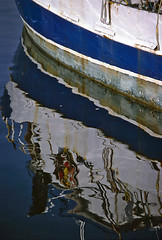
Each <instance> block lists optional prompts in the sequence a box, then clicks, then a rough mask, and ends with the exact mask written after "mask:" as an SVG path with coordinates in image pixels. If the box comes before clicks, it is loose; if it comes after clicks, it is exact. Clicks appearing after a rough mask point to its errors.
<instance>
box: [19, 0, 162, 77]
mask: <svg viewBox="0 0 162 240" xmlns="http://www.w3.org/2000/svg"><path fill="white" fill-rule="evenodd" d="M16 2H17V6H18V9H19V11H20V14H21V16H22V17H23V19H24V20H25V21H26V22H27V23H28V24H29V25H30V26H31V27H32V28H33V29H34V30H36V31H37V32H38V33H40V34H41V35H42V36H44V37H46V38H48V39H50V40H52V41H54V42H55V43H58V44H60V45H62V46H65V47H68V48H70V49H72V50H75V51H76V52H79V53H82V54H84V55H85V56H88V57H91V58H93V59H97V60H100V61H102V62H105V63H109V64H111V65H113V66H117V67H120V68H122V69H126V70H130V71H132V72H134V73H137V74H142V75H144V76H149V77H152V78H155V79H159V80H162V71H161V69H162V61H161V56H158V55H155V54H151V53H149V52H146V51H142V50H138V49H136V48H133V47H130V46H127V45H124V44H121V43H118V42H116V41H113V40H110V39H107V38H104V37H102V36H100V35H97V34H95V33H92V32H90V31H88V30H86V29H84V28H81V27H79V26H77V25H75V24H73V23H71V22H69V21H66V20H65V19H63V18H61V17H59V16H57V15H55V14H53V13H52V12H50V11H48V10H46V9H44V8H43V7H41V6H39V5H38V4H36V3H34V1H32V0H28V1H23V0H16Z"/></svg>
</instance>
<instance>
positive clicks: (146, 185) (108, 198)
mask: <svg viewBox="0 0 162 240" xmlns="http://www.w3.org/2000/svg"><path fill="white" fill-rule="evenodd" d="M0 25H1V33H0V54H1V55H0V66H1V71H0V74H1V75H0V97H1V99H0V105H1V117H0V179H1V185H0V186H1V191H0V192H1V196H0V217H1V218H0V239H2V240H3V239H4V240H5V239H16V240H17V239H56V240H57V239H81V240H84V239H85V240H87V239H101V240H102V239H103V240H104V239H111V240H112V239H113V240H115V239H124V240H125V239H141V240H143V239H147V240H148V239H151V240H154V239H161V233H162V232H161V223H162V206H161V204H162V199H161V198H162V172H161V163H162V113H161V112H159V111H157V110H153V109H150V108H146V107H144V106H142V105H140V104H138V103H136V102H131V101H130V100H129V99H126V98H124V97H122V96H120V95H119V94H116V93H114V92H112V91H110V90H108V89H102V88H101V86H99V85H97V84H94V83H93V82H91V81H89V80H88V79H85V78H82V77H81V76H79V75H78V74H76V73H73V72H71V71H70V70H68V69H65V68H64V67H62V66H61V65H59V64H58V63H56V62H54V61H53V60H52V59H49V58H48V57H47V56H45V55H43V54H42V53H41V52H40V51H39V49H38V48H37V47H36V46H35V45H33V43H32V42H31V40H30V38H29V37H28V35H27V34H26V32H25V31H23V34H22V29H23V26H22V23H21V20H20V18H19V16H18V13H17V9H16V7H15V3H14V1H12V0H5V1H4V0H3V1H1V5H0ZM8 68H9V69H8ZM69 83H70V84H71V86H69ZM83 95H86V96H88V98H87V97H84V96H83Z"/></svg>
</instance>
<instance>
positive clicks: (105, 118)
mask: <svg viewBox="0 0 162 240" xmlns="http://www.w3.org/2000/svg"><path fill="white" fill-rule="evenodd" d="M22 72H23V75H22ZM12 78H13V80H14V81H15V82H16V83H17V84H18V87H19V88H20V89H22V90H24V91H26V92H27V93H28V96H29V97H30V98H32V99H34V100H36V101H37V102H38V103H40V104H41V105H43V106H45V107H48V108H51V109H55V110H56V111H58V112H60V113H62V114H63V116H64V117H66V118H69V119H74V120H78V121H81V122H83V124H85V125H86V126H88V127H94V128H98V129H101V130H102V131H103V132H104V134H105V135H106V136H108V137H112V138H115V139H116V140H118V141H120V142H123V143H126V144H127V145H128V146H129V148H130V149H132V150H133V151H135V152H137V153H140V154H143V155H145V156H147V157H148V158H151V159H159V160H161V158H162V156H161V146H162V139H158V138H154V137H152V136H150V135H149V134H147V133H146V132H145V131H143V130H142V129H141V128H138V127H137V126H135V125H133V124H131V123H129V122H127V121H124V120H122V119H120V118H118V117H114V116H112V115H110V114H108V112H107V110H105V109H103V108H99V110H98V111H96V106H95V105H94V103H93V102H91V101H90V100H88V99H87V98H84V97H82V96H80V95H76V94H73V93H72V90H71V89H70V88H66V87H65V86H64V85H62V84H59V83H58V81H57V80H56V79H55V78H53V77H50V76H48V75H46V74H44V73H43V72H41V71H40V70H39V69H38V68H37V65H36V64H34V63H33V62H31V61H30V59H29V58H28V57H27V56H26V55H25V54H24V51H23V49H22V47H21V46H19V48H18V49H17V52H16V53H15V57H14V65H13V67H12ZM4 107H5V106H4Z"/></svg>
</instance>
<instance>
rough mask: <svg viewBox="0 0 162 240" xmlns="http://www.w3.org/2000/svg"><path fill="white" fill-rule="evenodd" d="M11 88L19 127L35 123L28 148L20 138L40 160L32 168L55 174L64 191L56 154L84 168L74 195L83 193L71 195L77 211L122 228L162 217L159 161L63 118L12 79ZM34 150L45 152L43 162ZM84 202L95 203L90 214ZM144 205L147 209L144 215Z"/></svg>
mask: <svg viewBox="0 0 162 240" xmlns="http://www.w3.org/2000/svg"><path fill="white" fill-rule="evenodd" d="M6 88H7V91H8V94H9V96H10V100H11V108H12V113H11V117H10V118H11V119H12V120H13V121H14V122H15V123H19V124H23V123H24V122H29V123H31V127H30V131H31V137H30V139H29V141H28V144H27V145H26V144H23V142H24V140H23V139H21V134H19V137H18V138H19V141H20V142H21V145H22V147H23V148H24V151H25V152H26V153H28V152H29V153H30V154H31V156H35V157H34V158H33V159H32V161H31V166H30V167H31V169H32V170H33V171H34V172H35V171H37V170H43V172H46V173H49V174H50V175H51V177H52V183H53V184H57V185H59V186H60V187H64V185H63V184H62V183H61V182H60V181H59V180H58V179H57V178H56V176H55V174H54V171H55V168H56V166H55V156H56V155H57V154H58V153H59V149H60V148H62V149H68V150H69V152H70V153H71V154H72V156H73V161H74V162H75V164H76V165H77V169H78V173H77V175H76V178H77V181H78V183H77V184H76V185H75V186H74V185H72V186H71V187H70V188H73V189H74V192H75V191H77V190H78V189H82V191H81V192H80V194H78V195H75V196H74V195H69V197H70V198H72V199H74V200H75V201H76V202H77V206H76V208H75V209H74V210H73V212H74V213H78V214H81V215H82V214H83V215H84V216H87V217H90V218H93V217H94V216H95V214H97V216H98V218H99V219H100V221H101V222H102V223H103V222H104V223H106V222H108V223H109V224H112V219H110V216H112V218H113V221H115V224H117V225H123V224H126V223H128V222H129V221H131V220H132V219H136V218H141V217H144V216H145V214H146V213H147V214H148V215H149V216H153V217H160V216H161V213H160V211H161V209H160V203H161V202H160V198H161V197H162V192H161V189H162V175H161V170H160V166H159V164H158V162H156V161H154V163H153V161H149V160H147V159H145V158H144V157H141V156H137V154H136V153H135V152H133V151H131V150H129V149H128V147H127V145H124V144H122V143H120V142H118V141H115V140H114V139H109V138H107V137H105V136H104V135H103V133H102V132H101V131H100V130H97V129H94V128H88V127H86V126H84V125H83V124H82V123H81V122H78V121H74V120H70V119H65V118H62V117H61V115H60V114H58V113H57V112H55V111H54V110H51V109H48V108H45V107H42V106H39V105H38V104H37V103H36V102H35V101H34V100H32V99H29V98H27V97H26V96H25V94H24V93H23V91H21V90H20V89H18V88H16V85H15V83H13V82H11V81H10V82H9V83H8V84H7V86H6ZM21 131H22V128H21ZM13 138H14V137H13ZM34 146H37V148H39V158H38V156H37V152H34V151H35V150H34ZM76 156H81V157H82V158H83V159H84V162H82V163H79V162H77V161H76ZM154 164H155V165H156V168H157V170H155V168H154V167H153V165H154ZM81 199H84V201H86V200H87V201H88V202H89V204H88V206H87V209H86V213H85V212H84V211H83V210H82V205H81V202H82V201H81ZM103 204H105V207H106V208H107V211H106V210H105V209H104V208H103ZM138 204H139V206H138ZM142 204H143V206H144V207H143V206H142ZM138 207H140V208H142V209H143V208H144V210H145V212H144V211H142V212H141V214H140V215H139V216H138V214H137V213H136V211H137V209H138ZM140 208H139V209H140ZM128 210H129V211H130V210H131V213H129V211H128ZM105 211H106V212H105ZM92 216H93V217H92Z"/></svg>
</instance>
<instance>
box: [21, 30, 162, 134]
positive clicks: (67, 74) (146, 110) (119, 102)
mask: <svg viewBox="0 0 162 240" xmlns="http://www.w3.org/2000/svg"><path fill="white" fill-rule="evenodd" d="M22 45H23V47H24V51H25V53H26V55H27V56H28V57H29V58H30V59H31V60H32V61H33V62H34V63H36V64H37V66H38V68H39V69H40V70H41V71H44V72H45V73H46V74H48V75H49V76H53V77H56V78H57V79H58V81H59V82H61V83H63V84H64V85H66V86H67V87H70V88H72V89H73V92H74V93H76V94H81V95H83V96H86V97H88V98H90V100H91V101H93V102H94V103H95V105H96V106H99V107H102V108H105V109H107V110H108V112H109V113H110V114H112V115H115V116H118V117H120V118H123V119H124V120H127V121H128V122H131V123H133V124H135V125H138V127H140V128H142V129H144V130H145V131H146V132H148V133H149V134H150V135H153V136H156V137H159V138H162V125H161V124H160V123H161V122H162V113H161V111H158V110H157V111H155V110H154V111H153V109H152V108H151V107H149V106H147V105H143V104H140V103H139V102H135V101H134V102H132V101H131V100H130V99H129V98H127V97H125V96H123V95H121V94H116V92H115V91H112V90H110V89H109V88H105V87H104V86H101V85H99V84H97V83H96V82H94V81H91V80H90V79H88V78H86V77H83V76H82V75H80V74H78V73H77V72H74V71H71V70H70V69H69V68H66V67H64V66H63V65H61V64H59V63H58V62H57V61H54V60H53V59H52V58H50V57H49V56H47V55H44V54H43V53H42V51H41V50H40V49H39V47H38V46H37V45H36V44H34V42H33V41H32V39H31V38H30V36H29V35H28V33H27V31H26V29H25V28H24V29H23V33H22Z"/></svg>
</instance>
